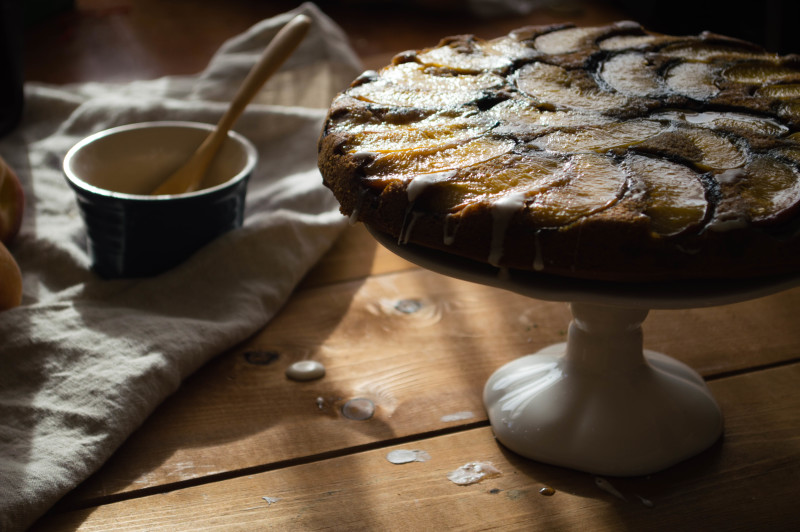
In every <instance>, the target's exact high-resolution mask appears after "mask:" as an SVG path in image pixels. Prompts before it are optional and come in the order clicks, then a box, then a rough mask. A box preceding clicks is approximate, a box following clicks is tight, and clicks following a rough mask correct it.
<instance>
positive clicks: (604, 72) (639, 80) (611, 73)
mask: <svg viewBox="0 0 800 532" xmlns="http://www.w3.org/2000/svg"><path fill="white" fill-rule="evenodd" d="M600 77H602V78H603V80H604V81H605V82H606V83H608V85H609V86H610V87H612V88H613V89H614V90H616V91H618V92H622V93H625V94H630V95H632V96H645V97H652V96H658V95H660V94H662V93H663V92H664V91H663V89H662V87H661V85H660V83H659V81H658V79H657V76H656V70H655V67H653V65H651V64H650V62H649V61H648V60H647V58H646V57H645V55H644V54H642V53H639V52H627V53H621V54H617V55H614V56H612V57H611V58H610V59H609V60H608V61H606V62H605V63H603V66H602V67H601V68H600Z"/></svg>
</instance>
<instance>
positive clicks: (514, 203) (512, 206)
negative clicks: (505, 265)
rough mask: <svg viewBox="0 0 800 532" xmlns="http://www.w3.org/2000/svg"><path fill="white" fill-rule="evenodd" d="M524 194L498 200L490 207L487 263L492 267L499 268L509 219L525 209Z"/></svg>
mask: <svg viewBox="0 0 800 532" xmlns="http://www.w3.org/2000/svg"><path fill="white" fill-rule="evenodd" d="M526 196H527V194H526V192H515V193H513V194H509V195H507V196H503V197H502V198H500V199H498V200H497V201H495V202H494V204H493V205H492V217H493V218H494V220H493V225H492V241H491V243H490V246H491V247H490V250H489V257H488V259H487V260H488V262H489V264H491V265H492V266H499V265H500V259H502V258H503V254H504V253H505V250H504V249H503V244H504V242H505V239H506V231H507V230H508V224H509V223H510V222H511V217H512V216H513V215H514V213H515V212H517V211H518V210H520V209H522V208H524V207H525V199H526Z"/></svg>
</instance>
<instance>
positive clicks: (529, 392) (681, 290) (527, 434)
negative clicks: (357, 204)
mask: <svg viewBox="0 0 800 532" xmlns="http://www.w3.org/2000/svg"><path fill="white" fill-rule="evenodd" d="M370 232H371V233H372V234H373V236H375V238H376V239H377V240H378V241H379V242H380V243H381V244H382V245H384V246H385V247H386V248H388V249H389V250H391V251H393V252H394V253H396V254H398V255H399V256H401V257H403V258H405V259H407V260H409V261H411V262H413V263H415V264H417V265H419V266H422V267H424V268H426V269H429V270H432V271H434V272H438V273H441V274H444V275H447V276H450V277H454V278H458V279H463V280H467V281H472V282H476V283H480V284H484V285H489V286H494V287H498V288H502V289H506V290H510V291H512V292H516V293H519V294H522V295H525V296H529V297H532V298H535V299H541V300H548V301H564V302H569V303H570V309H571V311H572V317H573V319H572V322H571V323H570V326H569V334H568V337H567V341H566V342H564V343H559V344H556V345H552V346H549V347H546V348H544V349H542V350H541V351H539V352H537V353H535V354H532V355H527V356H523V357H521V358H518V359H516V360H514V361H512V362H510V363H508V364H506V365H504V366H502V367H501V368H500V369H498V370H497V371H496V372H495V373H494V374H493V375H492V376H491V377H490V378H489V380H488V382H487V383H486V386H485V388H484V394H483V399H484V404H485V406H486V410H487V412H488V414H489V420H490V422H491V424H492V428H493V430H494V433H495V436H496V437H497V439H498V440H499V441H500V442H501V443H502V444H503V445H505V446H506V447H508V448H509V449H511V450H512V451H514V452H516V453H518V454H520V455H522V456H525V457H527V458H531V459H534V460H537V461H540V462H544V463H548V464H553V465H559V466H564V467H569V468H572V469H576V470H579V471H585V472H588V473H594V474H598V475H611V476H635V475H646V474H650V473H655V472H657V471H660V470H662V469H665V468H667V467H669V466H671V465H674V464H676V463H678V462H681V461H683V460H685V459H687V458H690V457H692V456H694V455H696V454H698V453H699V452H701V451H703V450H705V449H706V448H708V447H709V446H711V445H712V444H713V443H714V442H716V441H717V440H718V439H719V437H720V435H721V434H722V425H723V421H722V414H721V412H720V408H719V406H718V405H717V402H716V400H715V399H714V397H713V396H712V394H711V392H710V391H709V389H708V387H707V386H706V384H705V382H704V381H703V379H702V377H700V375H699V374H698V373H697V372H695V371H694V370H693V369H691V368H690V367H689V366H687V365H686V364H684V363H682V362H679V361H678V360H676V359H674V358H671V357H669V356H666V355H663V354H661V353H657V352H654V351H651V350H646V349H644V348H643V341H642V328H641V324H642V322H643V321H644V319H645V317H646V316H647V313H648V312H649V310H650V309H682V308H697V307H707V306H715V305H722V304H728V303H734V302H738V301H744V300H748V299H752V298H757V297H761V296H765V295H769V294H772V293H776V292H779V291H782V290H785V289H787V288H791V287H793V286H797V285H799V284H800V276H798V275H791V276H782V277H772V278H769V279H757V280H752V281H707V280H704V281H702V282H701V281H681V282H664V283H611V282H599V281H585V280H580V279H569V278H565V277H558V276H552V275H545V274H540V273H535V272H522V271H516V270H511V271H508V270H498V269H497V268H494V267H492V266H489V265H487V264H482V263H478V262H475V261H471V260H467V259H462V258H459V257H456V256H453V255H450V254H447V253H442V252H438V251H436V250H430V249H427V248H423V247H420V246H415V245H410V244H403V245H400V244H398V243H397V241H396V239H394V238H392V237H390V236H388V235H385V234H382V233H380V232H378V231H375V230H373V229H370Z"/></svg>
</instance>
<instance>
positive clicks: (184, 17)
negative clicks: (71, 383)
mask: <svg viewBox="0 0 800 532" xmlns="http://www.w3.org/2000/svg"><path fill="white" fill-rule="evenodd" d="M453 2H454V0H441V1H439V0H431V1H426V0H412V1H411V2H388V3H385V5H383V3H382V5H381V6H380V7H376V3H375V2H368V0H348V1H344V2H343V1H327V0H321V1H320V2H318V5H319V6H320V7H321V8H322V9H323V11H325V12H326V13H328V14H329V15H330V16H331V17H332V18H333V19H334V20H335V21H336V22H337V23H338V24H339V25H341V26H342V28H343V29H344V30H345V32H346V33H347V35H348V36H349V38H350V43H351V45H352V46H353V48H354V49H355V51H356V52H357V54H358V55H359V57H360V58H361V60H362V62H363V64H364V66H365V68H373V69H376V68H379V67H381V66H383V65H385V64H387V63H388V62H389V61H390V60H391V58H392V57H393V56H394V55H395V54H397V53H398V52H401V51H403V50H406V49H415V48H421V47H426V46H431V45H434V44H436V42H437V41H438V40H439V38H440V37H443V36H445V35H452V34H461V33H474V34H476V35H478V36H480V37H485V38H491V37H496V36H500V35H503V34H506V33H507V32H508V31H510V30H512V29H514V28H517V27H520V26H523V25H526V24H550V23H559V22H568V21H571V22H575V23H577V24H579V25H593V24H606V23H609V22H612V21H614V20H619V19H622V18H628V17H626V15H625V14H624V13H620V12H619V11H618V10H616V9H614V8H609V7H608V6H607V5H605V4H604V3H602V2H586V3H581V2H566V3H553V4H552V5H553V6H555V7H548V8H543V9H540V10H536V11H534V12H533V13H531V14H530V15H527V16H506V17H498V18H481V17H475V16H471V15H469V14H467V13H464V12H459V11H457V9H458V7H459V6H456V8H455V9H456V11H452V9H454V8H453ZM455 3H456V4H462V5H463V3H459V2H455ZM431 4H438V5H439V7H447V8H449V9H451V11H450V12H449V13H448V15H447V16H441V13H440V12H437V11H435V10H430V9H428V8H431ZM296 6H297V2H288V1H283V0H279V1H274V2H263V1H254V0H226V1H224V2H223V1H209V2H196V1H193V0H174V1H170V2H163V1H157V0H76V9H75V10H74V11H71V12H68V13H64V14H62V15H59V16H57V17H54V18H52V19H50V20H47V21H43V22H41V23H39V24H37V25H36V26H34V27H31V28H29V30H28V31H27V38H26V43H25V44H26V46H25V53H26V57H25V68H26V77H27V79H28V80H29V81H41V82H47V83H72V82H81V81H117V82H124V81H127V80H133V79H147V78H154V77H159V76H164V75H185V74H194V73H196V72H199V71H200V70H202V69H203V68H205V66H206V65H207V63H208V60H209V59H210V58H211V56H212V54H213V53H214V52H215V51H216V49H217V48H218V47H219V45H220V44H222V42H224V40H226V39H228V38H230V37H233V36H235V35H237V34H239V33H241V32H242V31H244V30H246V29H247V28H248V27H250V26H251V25H253V24H255V23H257V22H258V21H260V20H261V19H263V18H266V17H269V16H273V15H275V14H278V13H282V12H284V11H287V10H289V9H293V8H294V7H296ZM559 6H560V7H563V6H570V7H572V8H573V9H572V10H570V11H566V12H558V11H556V8H558V7H559ZM575 8H577V9H575ZM798 308H800V289H795V290H790V291H787V292H784V293H781V294H777V295H774V296H770V297H767V298H762V299H758V300H754V301H749V302H745V303H740V304H735V305H726V306H720V307H714V308H707V309H688V310H669V311H653V312H651V313H650V315H649V317H648V319H647V320H646V321H645V323H644V332H645V347H647V348H649V349H654V350H657V351H661V352H664V353H666V354H669V355H672V356H674V357H676V358H678V359H680V360H682V361H684V362H686V363H687V364H689V365H690V366H692V367H694V368H695V369H696V370H698V371H699V372H700V373H701V374H702V375H704V376H705V377H706V378H707V379H709V380H710V386H711V389H712V391H713V393H714V394H715V396H716V397H717V399H718V401H719V402H720V404H721V406H722V409H723V414H724V416H725V419H726V428H725V436H724V439H723V440H722V441H721V442H720V443H718V444H717V445H715V446H714V447H712V448H711V449H709V450H708V451H706V452H704V453H702V454H700V455H699V456H697V457H695V458H692V459H690V460H688V461H687V462H685V463H683V464H680V465H678V466H676V467H674V468H671V469H669V470H667V471H664V472H662V473H658V474H655V475H651V476H648V477H645V478H633V479H608V480H609V481H610V482H611V483H612V484H613V485H614V486H615V487H616V489H618V490H619V491H620V492H621V493H622V495H623V496H624V497H625V500H622V499H620V498H617V497H615V496H614V495H612V494H609V493H607V492H606V491H603V490H601V489H599V488H598V487H597V485H596V484H595V478H594V477H592V476H590V475H586V474H582V473H578V472H574V471H570V470H565V469H560V468H556V467H551V466H547V465H543V464H538V463H534V462H530V461H527V460H522V459H520V458H518V457H517V456H516V455H514V454H512V453H509V452H506V451H504V449H503V448H502V447H500V446H499V445H498V444H497V443H496V442H495V441H494V439H493V437H492V434H491V430H490V428H489V427H488V422H487V420H486V417H485V413H484V411H483V405H482V401H481V391H482V387H483V384H484V382H485V380H486V378H487V377H488V376H489V375H490V374H491V372H493V371H494V370H495V369H496V368H498V367H499V366H500V365H501V364H503V363H504V362H507V361H509V360H512V359H513V358H515V357H518V356H521V355H524V354H527V353H531V352H535V351H536V350H538V349H540V348H542V347H544V346H547V345H550V344H552V343H555V342H561V341H563V340H564V337H565V334H566V329H567V326H568V323H569V320H570V314H569V310H568V307H567V305H566V304H563V303H548V302H542V301H536V300H531V299H528V298H525V297H522V296H518V295H515V294H512V293H509V292H504V291H501V290H497V289H492V288H487V287H483V286H478V285H472V284H469V283H465V282H461V281H456V280H454V279H449V278H444V277H441V276H439V275H436V274H434V273H431V272H427V271H424V270H420V269H418V268H417V267H415V266H413V265H411V264H409V263H407V262H405V261H404V260H402V259H400V258H398V257H396V256H395V255H393V254H392V253H390V252H389V251H387V250H385V249H384V248H382V247H381V246H379V245H377V244H376V243H375V242H374V240H373V239H372V237H371V236H370V235H369V234H368V233H367V232H366V231H365V230H364V228H363V227H362V226H359V225H357V226H353V227H350V228H348V229H347V230H346V231H345V232H344V233H343V235H342V237H341V238H340V239H339V241H337V243H336V244H335V245H334V246H333V248H332V249H331V250H330V251H329V252H328V253H327V254H326V255H325V257H324V258H323V259H322V260H321V261H320V263H319V264H318V265H317V266H316V267H315V268H314V269H313V270H312V271H311V272H310V273H309V274H308V275H307V276H306V279H305V280H304V281H303V283H302V285H301V286H300V287H299V289H298V291H297V292H296V293H295V295H294V296H293V297H292V299H291V300H290V301H289V302H288V304H287V305H286V307H285V308H284V309H283V311H282V312H281V313H280V314H279V315H278V316H277V317H276V318H275V319H274V320H273V321H272V322H271V323H270V324H269V325H268V326H267V327H265V328H264V329H263V330H262V331H260V332H259V333H258V334H256V335H255V336H254V337H253V338H252V339H250V340H249V341H248V342H245V343H244V344H243V345H241V346H238V347H236V348H234V349H232V350H231V351H230V352H227V353H222V354H220V356H219V357H218V358H216V359H215V360H213V361H212V362H211V363H209V364H208V365H207V366H206V367H204V368H202V369H201V370H200V371H198V372H197V373H196V374H195V375H194V376H193V377H192V378H190V379H189V380H188V381H187V382H186V383H185V384H184V385H183V386H182V388H181V389H180V390H179V391H178V392H177V393H176V394H175V395H174V396H173V397H171V398H169V399H168V400H167V401H166V402H165V403H164V404H163V405H162V406H161V407H160V408H159V409H158V410H157V411H156V413H155V414H154V415H153V416H152V417H151V418H150V419H148V420H147V422H146V423H145V424H144V425H143V426H142V427H141V429H140V430H139V431H137V432H136V433H135V434H134V435H133V436H132V437H131V438H130V439H129V440H128V441H127V442H126V443H125V444H124V445H123V447H122V448H121V449H119V451H118V452H117V453H116V454H115V455H114V456H113V457H112V459H111V460H110V461H109V462H108V464H107V465H106V466H105V467H104V468H103V469H102V470H101V471H99V472H98V473H97V474H96V475H95V476H94V477H92V478H91V479H89V480H88V481H87V482H86V483H85V484H84V485H83V486H81V487H79V488H78V489H77V490H75V491H74V492H73V493H71V494H70V495H68V496H67V497H66V498H65V500H64V501H63V503H62V504H61V505H59V506H57V507H56V508H55V509H54V510H53V511H52V513H51V514H50V515H48V516H46V517H45V518H44V519H42V520H41V521H40V522H39V523H38V524H37V525H36V526H34V528H33V530H103V531H107V530H170V531H172V530H210V529H217V530H248V531H249V530H263V529H275V530H317V529H328V530H437V529H453V528H454V529H462V530H487V529H489V530H492V529H503V530H536V529H543V530H563V529H569V530H574V529H582V528H585V529H590V530H615V531H616V530H669V531H674V530H714V531H716V530H726V531H728V530H743V531H751V530H788V529H790V528H792V525H796V524H797V522H798V520H797V518H796V514H797V512H796V503H795V499H796V494H797V493H798V492H800V438H799V437H798V434H800V394H798V392H797V382H798V377H800V359H799V358H798V357H800V330H798V328H797V319H796V312H797V309H798ZM303 359H315V360H319V361H321V362H323V363H324V364H325V366H326V367H327V370H328V372H327V375H326V376H325V377H324V378H323V379H321V380H319V381H312V382H305V383H298V382H293V381H289V380H288V379H286V377H285V376H284V370H285V368H286V367H287V366H288V365H289V364H291V363H292V362H294V361H297V360H303ZM356 397H365V398H369V399H371V400H372V401H373V402H374V403H375V405H376V413H375V416H374V417H373V418H372V419H370V420H369V421H355V420H352V419H348V418H346V417H344V416H343V415H342V413H341V407H342V405H343V404H344V403H345V402H346V401H347V400H349V399H352V398H356ZM448 416H452V417H448ZM396 448H403V449H423V450H425V451H426V452H428V453H429V454H430V456H431V459H430V460H429V461H427V462H419V463H410V464H404V465H393V464H390V463H389V462H388V461H387V460H386V453H387V452H388V451H389V450H392V449H396ZM475 460H490V461H492V462H494V463H495V464H496V465H497V466H498V467H499V469H500V470H501V471H502V475H501V476H500V477H498V478H495V479H490V480H485V481H483V482H481V483H479V484H474V485H471V486H456V485H454V484H452V483H451V482H450V481H448V480H447V478H446V476H447V473H448V472H450V471H452V470H454V469H455V468H457V467H459V466H461V465H463V464H465V463H467V462H470V461H475ZM544 486H550V487H552V488H554V489H555V490H556V493H555V495H553V496H552V497H544V496H542V495H540V494H539V493H538V492H539V489H541V488H542V487H544ZM265 497H266V498H268V499H269V500H267V499H265ZM640 497H643V498H645V499H647V500H649V501H651V502H652V503H653V507H652V508H651V507H648V506H647V505H645V504H644V502H643V501H642V499H640ZM270 501H272V502H270Z"/></svg>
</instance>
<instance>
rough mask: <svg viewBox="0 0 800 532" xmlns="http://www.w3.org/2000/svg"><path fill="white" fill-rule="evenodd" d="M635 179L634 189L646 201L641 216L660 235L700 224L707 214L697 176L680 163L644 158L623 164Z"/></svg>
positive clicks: (702, 191)
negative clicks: (648, 221) (644, 216)
mask: <svg viewBox="0 0 800 532" xmlns="http://www.w3.org/2000/svg"><path fill="white" fill-rule="evenodd" d="M625 164H626V165H627V166H628V167H629V168H630V170H631V172H632V174H633V175H635V176H637V178H636V179H637V183H636V185H635V186H634V187H633V188H634V190H635V191H636V192H637V193H640V194H642V196H643V198H644V202H645V207H644V209H643V211H642V212H643V214H644V215H646V216H647V217H649V218H650V223H651V228H652V230H653V231H654V232H655V233H658V234H660V235H675V234H678V233H682V232H684V231H686V230H687V229H689V228H692V227H697V226H698V225H700V223H702V221H703V220H704V219H705V217H706V213H707V211H708V201H707V199H706V191H705V187H703V184H702V183H701V182H700V179H699V178H698V176H697V174H696V173H695V172H693V171H692V170H691V169H689V168H687V167H686V166H683V165H681V164H677V163H673V162H671V161H668V160H666V159H656V158H652V157H646V156H643V155H633V156H631V157H628V159H627V160H626V163H625Z"/></svg>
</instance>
